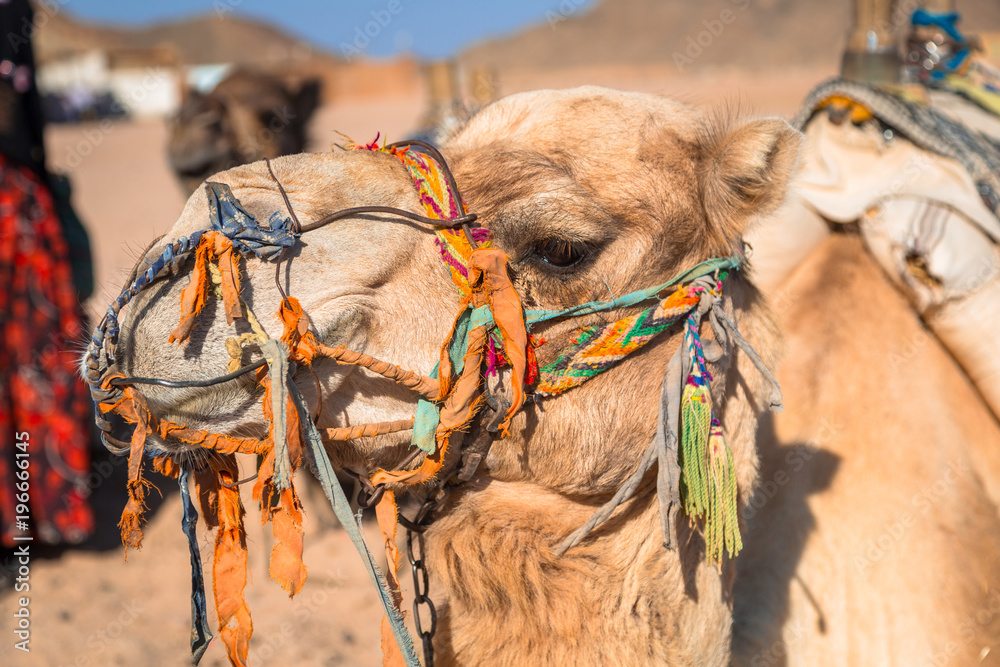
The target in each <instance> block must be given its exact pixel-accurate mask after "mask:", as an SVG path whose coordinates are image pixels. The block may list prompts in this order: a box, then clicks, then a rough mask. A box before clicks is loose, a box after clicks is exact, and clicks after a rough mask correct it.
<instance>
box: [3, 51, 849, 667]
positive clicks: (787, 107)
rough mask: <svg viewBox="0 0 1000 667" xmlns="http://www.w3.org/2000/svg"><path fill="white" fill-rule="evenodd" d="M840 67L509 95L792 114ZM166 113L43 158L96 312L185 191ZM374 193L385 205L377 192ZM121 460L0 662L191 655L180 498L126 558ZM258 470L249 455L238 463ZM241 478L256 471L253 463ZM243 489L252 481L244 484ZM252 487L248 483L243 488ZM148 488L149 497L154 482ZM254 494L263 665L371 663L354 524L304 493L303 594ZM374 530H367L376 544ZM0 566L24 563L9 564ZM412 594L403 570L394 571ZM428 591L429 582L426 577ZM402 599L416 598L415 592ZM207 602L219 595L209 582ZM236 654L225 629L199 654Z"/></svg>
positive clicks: (380, 115)
mask: <svg viewBox="0 0 1000 667" xmlns="http://www.w3.org/2000/svg"><path fill="white" fill-rule="evenodd" d="M832 73H833V72H829V71H824V70H820V69H812V70H789V71H783V72H781V73H775V72H771V73H766V74H765V73H759V74H753V75H748V74H747V73H746V72H745V71H739V72H737V71H718V72H715V73H712V74H707V75H706V74H699V75H690V76H683V77H681V76H678V75H677V74H676V71H674V72H673V74H672V75H668V70H667V69H666V68H659V69H658V68H649V69H645V70H644V69H640V68H635V67H632V68H624V67H621V68H614V67H606V68H600V69H589V70H587V69H574V70H565V71H561V72H556V73H553V72H549V73H544V74H543V73H539V72H533V71H523V72H520V73H518V74H516V75H511V76H510V77H509V78H508V79H507V80H506V81H503V82H501V92H504V93H509V92H516V91H519V90H526V89H531V88H539V87H566V86H572V85H579V84H583V83H599V84H602V85H610V86H616V87H620V88H626V89H636V90H645V91H653V92H661V93H664V94H668V95H671V96H673V97H675V98H679V99H682V100H686V101H688V102H690V103H693V104H699V105H705V106H707V107H733V106H736V107H739V108H741V109H745V110H748V111H752V112H755V113H758V114H768V115H775V114H777V115H783V116H785V117H789V116H791V115H792V114H793V113H794V112H795V111H796V110H797V108H798V104H799V102H800V101H801V100H802V99H803V98H804V97H805V95H806V94H807V92H808V91H809V89H810V88H811V87H812V86H813V85H815V84H816V83H818V82H819V81H821V80H822V79H824V78H825V77H827V76H830V75H831V74H832ZM425 104H426V101H425V99H423V98H422V97H421V96H419V95H413V96H408V97H374V96H373V97H370V98H366V99H357V100H341V101H337V102H335V103H333V104H328V105H327V106H326V107H324V108H323V109H322V110H321V111H320V112H319V113H318V115H317V116H316V118H315V119H314V122H313V124H312V127H311V150H313V151H324V150H330V147H331V145H332V144H333V143H334V142H339V141H340V140H341V139H340V137H339V135H337V134H336V133H337V132H338V131H339V132H342V133H344V134H346V135H349V136H351V137H352V138H354V139H356V140H358V141H361V140H365V141H368V140H371V139H372V138H374V137H375V134H376V132H381V133H382V136H384V137H388V139H389V140H390V141H393V140H398V139H402V138H405V136H406V135H407V133H408V132H409V131H411V130H412V129H413V128H414V127H415V126H416V123H417V121H418V119H419V118H420V116H421V114H422V113H423V111H424V107H425ZM166 137H167V130H166V127H165V125H164V123H163V122H162V121H159V120H156V121H153V120H147V121H132V122H118V123H114V124H111V125H104V126H101V125H97V124H89V125H88V124H84V125H76V126H58V127H51V128H50V129H49V132H48V137H47V143H48V155H49V158H48V159H49V162H50V166H51V167H53V168H55V169H62V170H64V171H67V172H69V174H70V176H71V178H72V181H73V185H74V189H75V193H74V201H75V204H76V207H77V210H78V212H79V214H80V215H81V217H82V218H83V219H84V221H85V223H86V224H87V226H88V229H89V231H90V235H91V241H92V244H93V250H94V257H95V269H96V278H97V283H98V290H97V296H95V297H94V298H93V299H92V300H91V302H90V303H88V304H87V308H88V310H89V312H91V313H98V312H101V311H102V310H103V309H104V307H105V304H106V303H107V302H108V301H109V300H110V299H111V298H112V297H113V296H114V295H116V294H117V292H118V290H119V289H120V285H121V283H122V282H123V280H124V278H125V276H126V275H127V273H128V270H129V269H130V268H131V266H132V264H133V262H134V261H135V259H136V256H137V254H138V253H139V252H140V251H141V249H142V248H144V247H145V246H146V244H147V243H148V242H149V241H150V240H151V239H152V238H153V237H155V236H157V235H159V234H162V233H163V232H164V231H166V230H167V229H168V228H169V227H170V225H171V224H172V223H173V221H174V220H175V218H176V217H177V215H178V214H179V213H180V210H181V207H182V206H183V203H184V199H183V195H182V193H181V189H180V187H179V186H178V185H177V183H176V182H175V181H174V179H173V176H172V174H171V173H170V171H169V169H168V166H167V163H166V159H165V141H166ZM373 203H376V202H373ZM123 463H124V462H123V461H122V460H120V459H113V458H111V457H109V456H108V455H106V454H104V453H103V452H98V451H96V450H95V462H94V466H95V468H94V470H95V473H94V474H93V475H91V478H90V479H91V483H92V484H91V485H92V487H93V488H92V500H93V503H94V505H95V507H96V509H97V512H98V524H99V530H98V534H97V535H96V536H95V537H94V538H92V539H91V540H90V541H89V542H88V543H86V544H85V545H83V546H82V547H80V548H72V549H58V550H56V549H49V550H47V551H39V550H37V549H33V551H32V559H31V566H30V567H31V572H30V586H31V589H30V592H29V593H26V594H17V595H29V596H30V599H31V602H30V610H31V628H32V635H31V643H30V647H31V652H30V653H29V654H23V653H21V652H19V651H16V650H15V649H14V648H13V644H14V639H13V638H12V635H11V634H10V633H9V630H7V628H10V627H11V626H10V619H11V617H12V616H11V615H12V613H13V610H14V609H15V608H16V604H17V600H16V595H15V593H14V592H13V591H12V590H11V588H10V584H11V582H10V581H9V580H8V581H7V582H3V583H0V617H2V618H4V619H7V621H5V622H4V623H3V624H2V627H3V628H5V631H4V633H3V636H4V637H5V639H4V640H3V641H2V642H0V664H6V665H15V664H16V665H45V666H57V667H64V666H65V667H68V666H70V665H73V666H77V667H84V666H89V665H137V664H147V665H185V664H189V663H190V658H189V653H188V640H189V632H190V603H189V596H190V575H189V573H190V564H189V560H188V551H187V544H186V541H185V539H184V536H183V534H182V532H181V530H180V502H179V498H178V495H177V493H176V489H175V487H174V483H173V482H172V481H170V480H166V479H164V478H159V484H158V485H159V486H160V487H161V489H162V490H163V491H164V495H165V498H164V499H163V500H162V502H161V501H159V499H157V503H155V506H154V507H153V509H152V511H151V512H150V513H149V525H148V527H147V529H146V537H145V540H144V542H143V548H142V550H141V551H139V552H132V553H130V554H129V556H128V562H127V563H126V562H125V561H124V559H123V554H122V549H121V545H120V543H119V541H118V537H117V529H116V526H115V524H116V523H117V521H118V518H119V515H120V512H121V509H122V507H123V506H124V503H125V492H124V487H125V471H124V467H125V466H124V465H123ZM248 467H249V466H246V465H245V466H244V472H245V473H246V470H247V469H248ZM247 474H248V473H247ZM248 486H249V485H248ZM248 491H249V489H247V492H248ZM154 495H155V494H154ZM245 502H246V504H247V506H248V511H249V516H248V522H247V525H248V534H249V536H248V541H249V549H250V569H251V575H252V578H251V579H252V580H251V582H250V583H249V584H248V587H247V602H248V604H249V607H250V610H251V613H252V614H253V619H254V637H253V640H252V642H251V649H250V659H251V663H252V664H254V665H290V664H294V665H302V666H311V665H317V666H319V665H325V666H330V665H362V666H363V665H377V664H380V663H381V654H380V651H379V619H380V617H381V610H380V608H379V605H378V603H377V600H376V596H375V593H374V591H373V590H372V588H371V585H370V582H369V581H368V578H367V575H366V574H365V571H364V569H363V567H362V565H361V562H360V560H359V559H358V557H357V554H356V553H355V551H354V548H353V546H352V545H351V543H350V540H349V539H348V537H347V536H346V534H345V533H344V532H343V531H342V530H340V529H339V527H337V525H336V520H335V519H334V518H333V515H332V512H331V511H330V510H329V508H328V507H325V506H324V503H325V500H324V498H323V497H322V495H321V494H319V493H318V492H316V493H308V494H307V495H306V497H305V498H304V499H303V502H304V504H305V508H306V512H307V514H308V516H309V518H310V521H309V525H308V528H307V538H306V549H305V562H306V565H307V566H308V568H309V578H308V581H307V582H306V585H305V588H304V589H303V591H302V593H301V594H300V595H299V596H298V597H297V598H296V599H294V600H291V601H290V600H288V598H287V596H286V594H285V593H284V592H283V591H282V590H281V589H280V588H279V587H278V586H277V585H276V584H274V583H273V582H271V581H269V579H268V576H267V572H266V558H267V554H268V552H269V541H268V539H269V538H267V537H266V536H265V535H264V534H263V532H262V531H261V528H260V523H259V521H256V520H255V518H256V517H255V516H254V515H253V510H252V509H250V508H251V507H252V503H250V502H249V498H245ZM376 535H377V528H375V526H374V523H372V524H371V525H370V526H369V536H370V543H371V544H373V545H374V544H378V542H379V540H380V538H377V537H376ZM200 541H201V547H202V560H203V562H204V563H205V566H206V573H208V572H210V570H211V566H210V558H211V545H212V539H211V536H210V535H207V534H201V540H200ZM0 565H2V567H3V569H2V570H0V575H8V574H11V573H12V572H13V570H15V569H16V566H14V565H13V563H12V561H11V560H10V559H8V560H7V561H6V562H3V563H0ZM400 579H401V582H402V584H403V587H404V595H405V596H406V599H407V600H412V597H410V595H409V590H410V580H409V568H408V566H407V565H406V564H405V561H404V568H403V569H402V570H401V572H400ZM431 590H432V593H433V582H432V588H431ZM406 606H407V607H408V603H406ZM209 608H210V613H212V611H211V608H212V604H211V593H210V592H209ZM226 664H228V661H227V660H226V655H225V650H224V648H223V647H222V645H221V642H220V641H219V640H218V639H217V638H216V639H215V640H214V641H213V642H212V644H211V646H210V647H209V649H208V652H207V653H206V655H205V658H204V660H203V661H202V665H206V666H207V667H216V666H221V665H226Z"/></svg>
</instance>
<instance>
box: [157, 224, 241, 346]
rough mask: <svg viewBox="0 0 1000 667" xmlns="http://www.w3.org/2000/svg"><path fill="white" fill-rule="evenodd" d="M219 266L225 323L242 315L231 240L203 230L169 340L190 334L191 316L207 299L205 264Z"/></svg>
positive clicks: (187, 336) (192, 323)
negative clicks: (189, 280)
mask: <svg viewBox="0 0 1000 667" xmlns="http://www.w3.org/2000/svg"><path fill="white" fill-rule="evenodd" d="M209 262H213V263H215V264H216V266H218V267H219V273H220V274H221V275H222V286H221V287H222V303H223V309H224V311H225V313H226V321H227V322H228V323H229V324H232V323H233V320H235V319H237V318H239V317H242V316H243V312H242V310H241V309H240V269H239V257H238V256H237V255H235V254H234V252H233V242H232V241H230V240H229V239H228V238H226V235H225V234H223V233H222V232H219V231H210V232H205V234H203V235H202V237H201V240H200V241H198V247H197V248H196V249H195V261H194V267H193V270H192V272H191V282H189V283H188V284H187V287H185V288H184V289H183V290H182V291H181V319H180V322H179V323H178V325H177V328H176V329H174V331H173V333H171V334H170V337H169V339H168V341H169V342H171V343H173V342H177V343H183V342H184V341H185V340H187V339H188V338H189V337H190V336H191V330H192V329H193V328H194V323H195V318H196V317H197V316H198V314H199V313H201V311H202V309H203V308H204V307H205V303H206V300H207V298H208V284H209V279H208V263H209Z"/></svg>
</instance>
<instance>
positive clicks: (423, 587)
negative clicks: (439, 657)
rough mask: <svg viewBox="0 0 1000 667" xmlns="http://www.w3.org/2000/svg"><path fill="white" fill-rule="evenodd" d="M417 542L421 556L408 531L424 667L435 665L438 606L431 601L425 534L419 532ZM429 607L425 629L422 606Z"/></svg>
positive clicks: (415, 617)
mask: <svg viewBox="0 0 1000 667" xmlns="http://www.w3.org/2000/svg"><path fill="white" fill-rule="evenodd" d="M417 544H418V545H419V547H420V549H419V552H420V554H419V555H420V557H419V558H418V557H417V556H416V555H415V554H414V549H413V531H412V530H407V531H406V558H407V560H409V561H410V570H411V571H412V573H413V625H414V626H415V627H416V629H417V636H418V637H420V642H421V644H423V648H424V667H434V633H435V632H437V608H436V607H435V606H434V602H432V601H431V598H430V595H429V593H430V591H429V584H430V578H429V576H428V574H427V568H426V567H425V566H424V557H425V554H424V536H423V535H422V534H421V533H417ZM421 605H423V606H425V607H427V613H428V615H429V616H430V623H431V624H430V627H429V628H428V629H426V630H425V629H424V626H423V623H422V622H421V621H420V606H421Z"/></svg>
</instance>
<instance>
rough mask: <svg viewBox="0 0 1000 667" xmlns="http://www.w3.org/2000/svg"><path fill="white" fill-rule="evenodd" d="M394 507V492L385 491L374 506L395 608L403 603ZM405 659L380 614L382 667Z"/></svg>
mask: <svg viewBox="0 0 1000 667" xmlns="http://www.w3.org/2000/svg"><path fill="white" fill-rule="evenodd" d="M398 511H399V510H398V508H397V507H396V494H395V493H393V492H392V491H386V492H385V493H384V494H383V495H382V499H381V500H380V501H379V502H378V505H376V506H375V518H376V520H377V521H378V527H379V529H380V530H381V531H382V538H383V540H384V542H385V543H384V547H385V558H386V562H387V563H388V565H389V567H388V568H386V569H387V572H386V577H385V578H386V582H387V583H388V584H389V590H390V591H391V592H392V601H393V604H395V605H396V608H397V609H400V608H401V606H402V604H403V593H402V591H400V589H399V579H398V577H397V576H396V573H397V572H398V571H399V548H398V547H397V546H396V525H397V523H398V517H397V512H398ZM405 665H406V661H405V660H404V659H403V654H402V652H400V650H399V645H398V644H397V643H396V638H395V637H394V636H393V634H392V626H391V625H389V619H388V618H387V617H386V616H384V615H383V616H382V667H405Z"/></svg>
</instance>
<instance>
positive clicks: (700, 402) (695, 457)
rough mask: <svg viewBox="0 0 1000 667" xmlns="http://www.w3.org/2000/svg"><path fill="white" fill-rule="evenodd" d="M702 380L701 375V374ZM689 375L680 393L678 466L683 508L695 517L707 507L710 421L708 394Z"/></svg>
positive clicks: (704, 512)
mask: <svg viewBox="0 0 1000 667" xmlns="http://www.w3.org/2000/svg"><path fill="white" fill-rule="evenodd" d="M701 380H703V378H701ZM695 382H697V378H695V376H693V375H692V376H688V381H687V384H685V386H684V392H683V393H682V394H681V468H682V470H683V472H684V476H683V481H684V484H683V487H684V491H685V495H684V511H685V513H686V514H687V515H688V516H689V517H691V518H692V519H694V518H695V517H703V516H705V514H706V512H707V511H708V506H709V500H708V497H709V488H708V484H709V483H708V474H709V471H708V452H707V445H708V436H709V429H710V427H711V424H712V404H711V400H712V399H711V394H710V393H709V392H708V389H707V387H706V386H705V385H704V382H702V384H700V385H699V384H696V383H695Z"/></svg>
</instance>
